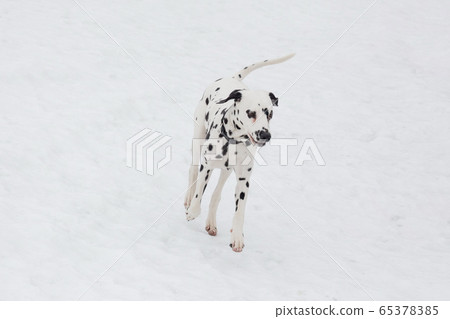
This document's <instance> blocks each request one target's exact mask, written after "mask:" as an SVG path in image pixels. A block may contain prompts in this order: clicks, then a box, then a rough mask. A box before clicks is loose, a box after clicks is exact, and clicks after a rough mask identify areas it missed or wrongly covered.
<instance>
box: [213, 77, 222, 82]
mask: <svg viewBox="0 0 450 319" xmlns="http://www.w3.org/2000/svg"><path fill="white" fill-rule="evenodd" d="M220 80H222V78H220V79H217V80H215V81H214V82H218V81H220Z"/></svg>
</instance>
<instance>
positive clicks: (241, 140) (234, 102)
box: [184, 54, 294, 252]
mask: <svg viewBox="0 0 450 319" xmlns="http://www.w3.org/2000/svg"><path fill="white" fill-rule="evenodd" d="M293 56H294V54H290V55H287V56H285V57H282V58H278V59H273V60H265V61H262V62H259V63H255V64H252V65H250V66H247V67H245V68H244V69H242V70H241V71H240V72H238V73H237V74H236V75H235V76H233V77H231V78H223V79H218V80H217V81H215V82H214V83H213V84H211V85H210V86H209V87H208V88H207V89H206V91H205V93H204V94H203V97H202V99H201V100H200V103H199V105H198V106H197V109H196V110H195V119H196V121H197V125H195V128H194V139H197V140H204V143H203V145H204V147H202V148H201V149H200V148H199V150H194V151H198V152H201V154H198V155H199V158H200V163H194V162H193V163H192V165H191V167H190V169H189V185H190V187H189V189H188V191H187V193H186V197H185V201H184V206H185V208H186V218H187V220H188V221H189V220H193V219H195V218H196V217H198V216H199V215H200V212H201V207H200V206H201V201H202V197H203V193H204V191H205V189H206V186H207V184H208V180H209V178H210V176H211V174H212V170H213V169H215V168H219V169H220V170H221V172H220V177H219V182H218V184H217V186H216V188H215V190H214V193H213V195H212V198H211V202H210V204H209V213H208V218H207V219H206V227H205V229H206V231H207V232H208V234H209V235H211V236H215V235H216V234H217V224H216V212H217V207H218V205H219V201H220V198H221V193H222V189H223V186H224V184H225V182H226V180H227V179H228V177H229V176H230V174H231V171H232V170H234V172H235V175H236V182H237V184H236V190H235V200H236V204H235V205H236V208H235V214H234V217H233V224H232V229H231V241H230V247H231V248H232V249H233V251H235V252H241V251H242V249H243V248H244V234H243V228H244V213H245V205H246V202H247V199H248V190H249V186H250V176H251V173H252V168H253V156H254V153H255V151H256V148H257V147H262V146H264V145H265V144H266V143H267V142H268V141H269V140H270V138H271V134H270V131H269V122H270V120H271V119H272V116H273V110H272V109H273V106H277V105H278V99H277V98H276V97H275V95H274V94H273V93H271V92H266V91H259V90H250V89H248V88H247V86H246V85H244V84H243V83H242V80H243V79H244V78H245V77H246V76H247V75H248V74H249V73H250V72H252V71H254V70H256V69H258V68H260V67H263V66H266V65H271V64H277V63H281V62H284V61H286V60H288V59H290V58H291V57H293ZM194 158H195V156H194ZM199 164H200V168H198V166H199Z"/></svg>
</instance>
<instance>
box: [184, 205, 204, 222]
mask: <svg viewBox="0 0 450 319" xmlns="http://www.w3.org/2000/svg"><path fill="white" fill-rule="evenodd" d="M200 213H201V208H200V207H195V206H189V208H188V209H187V211H186V219H187V220H188V221H191V220H194V219H196V218H197V217H198V216H199V215H200Z"/></svg>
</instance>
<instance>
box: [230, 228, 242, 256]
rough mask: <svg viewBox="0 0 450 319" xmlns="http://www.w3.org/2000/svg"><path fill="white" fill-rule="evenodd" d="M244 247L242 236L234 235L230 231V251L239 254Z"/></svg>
mask: <svg viewBox="0 0 450 319" xmlns="http://www.w3.org/2000/svg"><path fill="white" fill-rule="evenodd" d="M244 246H245V245H244V234H236V233H233V231H231V243H230V247H231V249H233V251H234V252H237V253H240V252H241V251H242V249H244Z"/></svg>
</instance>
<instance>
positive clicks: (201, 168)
mask: <svg viewBox="0 0 450 319" xmlns="http://www.w3.org/2000/svg"><path fill="white" fill-rule="evenodd" d="M201 171H203V164H201V165H200V172H201Z"/></svg>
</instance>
